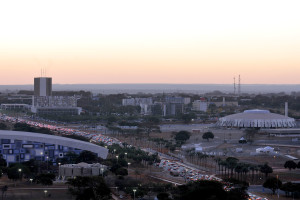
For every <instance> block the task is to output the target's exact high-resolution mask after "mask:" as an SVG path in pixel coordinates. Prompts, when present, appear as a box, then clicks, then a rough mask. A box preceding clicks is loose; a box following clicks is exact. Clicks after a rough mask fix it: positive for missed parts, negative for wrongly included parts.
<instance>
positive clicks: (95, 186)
mask: <svg viewBox="0 0 300 200" xmlns="http://www.w3.org/2000/svg"><path fill="white" fill-rule="evenodd" d="M67 184H68V185H70V188H69V191H70V193H71V194H72V195H73V196H75V197H76V199H77V200H90V199H92V200H100V199H101V200H109V199H111V192H110V189H109V187H108V186H107V185H106V183H105V182H104V180H103V178H102V177H101V176H93V177H86V176H78V177H76V178H75V179H68V181H67Z"/></svg>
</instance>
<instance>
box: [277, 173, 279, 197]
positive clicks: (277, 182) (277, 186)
mask: <svg viewBox="0 0 300 200" xmlns="http://www.w3.org/2000/svg"><path fill="white" fill-rule="evenodd" d="M276 178H277V196H278V199H279V187H278V174H277V175H276Z"/></svg>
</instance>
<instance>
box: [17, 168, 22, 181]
mask: <svg viewBox="0 0 300 200" xmlns="http://www.w3.org/2000/svg"><path fill="white" fill-rule="evenodd" d="M18 171H19V179H20V180H21V173H22V169H19V170H18Z"/></svg>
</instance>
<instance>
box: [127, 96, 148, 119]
mask: <svg viewBox="0 0 300 200" xmlns="http://www.w3.org/2000/svg"><path fill="white" fill-rule="evenodd" d="M122 105H123V106H140V107H141V114H142V115H149V114H151V106H152V105H153V100H152V97H149V98H130V99H122Z"/></svg>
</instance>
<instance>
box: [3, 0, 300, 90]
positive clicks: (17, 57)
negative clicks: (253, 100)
mask: <svg viewBox="0 0 300 200" xmlns="http://www.w3.org/2000/svg"><path fill="white" fill-rule="evenodd" d="M299 8H300V2H299V1H277V0H260V1H258V0H257V1H240V0H235V1H232V0H228V1H177V0H166V1H162V0H160V1H158V0H157V1H156V0H154V1H141V0H135V1H133V0H128V1H124V0H122V1H121V0H120V1H67V0H66V1H61V0H54V1H40V0H36V1H33V0H28V1H21V0H20V1H2V2H1V3H0V19H1V20H0V70H1V73H0V84H1V85H10V84H32V78H33V77H35V76H39V75H40V72H41V68H45V69H46V71H47V75H48V76H52V77H53V83H60V84H73V83H81V84H83V83H104V84H105V83H187V84H189V83H216V84H231V83H232V82H233V77H234V76H237V75H238V74H241V76H242V77H243V83H248V84H258V83H263V84H300V79H299V74H300V56H299V55H300V37H299V36H300V14H299Z"/></svg>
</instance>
